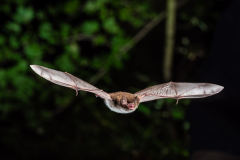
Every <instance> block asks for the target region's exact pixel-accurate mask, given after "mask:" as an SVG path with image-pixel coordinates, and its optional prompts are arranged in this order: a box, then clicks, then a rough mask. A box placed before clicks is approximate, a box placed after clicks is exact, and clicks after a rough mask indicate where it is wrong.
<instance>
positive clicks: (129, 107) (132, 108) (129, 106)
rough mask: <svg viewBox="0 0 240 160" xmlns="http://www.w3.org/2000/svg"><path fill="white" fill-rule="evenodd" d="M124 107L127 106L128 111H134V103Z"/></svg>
mask: <svg viewBox="0 0 240 160" xmlns="http://www.w3.org/2000/svg"><path fill="white" fill-rule="evenodd" d="M126 106H127V107H128V109H130V110H134V109H135V107H134V103H128V104H127V105H126Z"/></svg>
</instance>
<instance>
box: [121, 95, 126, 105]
mask: <svg viewBox="0 0 240 160" xmlns="http://www.w3.org/2000/svg"><path fill="white" fill-rule="evenodd" d="M121 104H122V105H126V104H127V98H126V96H124V95H123V96H122V99H121Z"/></svg>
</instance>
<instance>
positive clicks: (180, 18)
mask: <svg viewBox="0 0 240 160" xmlns="http://www.w3.org/2000/svg"><path fill="white" fill-rule="evenodd" d="M165 3H166V2H165V1H156V0H152V1H137V0H132V1H127V0H124V1H110V0H88V1H83V0H63V1H61V2H60V1H55V0H48V1H46V0H43V1H33V0H2V1H1V2H0V13H1V18H0V19H1V24H0V115H1V116H0V124H1V129H0V135H1V138H0V144H1V148H2V153H1V155H0V158H1V159H43V158H52V159H53V158H57V159H77V158H78V159H97V158H102V157H104V158H105V159H108V158H109V159H110V158H111V159H113V158H115V159H148V160H149V159H188V157H189V151H188V144H189V136H188V134H187V130H188V129H189V127H190V126H189V123H188V122H187V121H186V120H185V116H184V113H185V107H186V106H188V104H189V102H190V101H188V100H180V101H179V104H178V105H175V103H176V101H175V100H171V99H166V100H157V101H153V102H148V103H143V104H141V105H140V106H139V109H138V110H137V111H136V112H134V113H133V114H127V115H122V114H117V113H114V112H111V111H110V110H109V109H108V108H107V107H105V106H104V103H103V101H102V100H101V99H100V98H95V96H94V95H92V94H91V93H86V92H80V94H79V96H78V97H76V96H75V91H74V90H70V89H67V88H64V87H60V86H57V85H54V84H52V83H50V82H48V81H46V80H44V79H42V78H41V77H40V76H38V75H36V74H35V73H34V72H33V71H32V70H31V68H30V67H29V65H30V64H38V65H42V66H45V67H49V68H53V69H56V70H61V71H67V72H69V73H71V74H73V75H75V76H77V77H79V78H81V79H83V80H86V81H90V82H92V83H93V84H95V85H96V86H97V87H98V88H101V89H103V90H105V91H106V92H114V91H118V90H123V91H128V92H133V93H134V92H136V91H138V90H140V89H143V88H145V87H148V86H151V85H154V84H158V83H163V81H162V71H161V70H162V69H161V67H162V65H161V64H162V56H163V54H162V53H163V44H164V21H162V22H161V23H159V24H158V25H157V27H155V28H154V29H153V30H152V31H151V32H150V33H149V34H147V35H146V36H145V37H143V39H142V40H141V41H140V42H139V43H138V44H134V43H131V42H132V37H134V36H135V35H136V34H137V33H138V32H139V31H140V30H141V29H142V28H143V27H144V26H145V25H146V24H148V23H149V22H150V21H151V20H152V19H154V18H155V17H156V16H157V15H158V14H159V13H160V12H162V11H164V10H165ZM228 3H229V2H228V1H224V0H220V1H219V0H218V1H217V0H213V1H204V2H203V1H201V0H194V1H190V2H188V3H186V4H185V5H184V6H182V7H181V8H180V9H179V10H178V11H177V12H178V13H177V27H176V36H175V43H176V44H175V49H174V52H175V56H174V57H175V59H174V64H173V73H174V76H173V81H194V80H195V79H196V77H197V75H198V72H197V71H198V66H199V64H200V62H201V61H203V60H204V58H205V57H206V55H207V53H208V51H209V46H210V41H211V36H212V33H213V30H214V26H215V24H216V22H217V19H218V17H219V15H220V13H221V12H222V11H223V9H224V8H225V7H226V5H227V4H228ZM126 44H131V45H133V46H132V50H130V51H128V52H126V51H125V50H123V49H122V47H123V46H124V45H126Z"/></svg>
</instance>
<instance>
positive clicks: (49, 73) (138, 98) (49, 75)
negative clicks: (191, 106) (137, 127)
mask: <svg viewBox="0 0 240 160" xmlns="http://www.w3.org/2000/svg"><path fill="white" fill-rule="evenodd" d="M30 67H31V68H32V69H33V70H34V71H35V72H36V73H37V74H38V75H40V76H41V77H43V78H45V79H46V80H48V81H50V82H53V83H55V84H58V85H60V86H64V87H68V88H72V89H74V90H75V91H76V96H77V95H78V91H79V90H81V91H87V92H92V93H94V94H95V95H96V96H97V97H101V98H103V99H104V102H105V104H106V105H107V106H108V108H109V109H110V110H112V111H114V112H117V113H131V112H133V111H135V110H136V109H137V108H138V105H139V103H141V102H147V101H151V100H156V99H161V98H173V99H176V100H177V103H178V100H179V99H186V98H203V97H207V96H211V95H214V94H217V93H219V92H220V91H221V90H222V89H223V87H222V86H219V85H216V84H210V83H178V82H169V83H164V84H159V85H155V86H151V87H148V88H146V89H143V90H141V91H138V92H136V93H134V94H132V93H128V92H115V93H106V92H104V91H103V90H101V89H98V88H96V87H94V86H93V85H91V84H89V83H87V82H85V81H83V80H81V79H79V78H77V77H75V76H73V75H71V74H69V73H67V72H60V71H56V70H53V69H49V68H46V67H42V66H38V65H30Z"/></svg>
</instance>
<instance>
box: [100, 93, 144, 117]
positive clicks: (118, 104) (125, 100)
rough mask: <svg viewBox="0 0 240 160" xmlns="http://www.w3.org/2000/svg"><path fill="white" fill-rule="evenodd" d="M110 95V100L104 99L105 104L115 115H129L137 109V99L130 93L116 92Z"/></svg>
mask: <svg viewBox="0 0 240 160" xmlns="http://www.w3.org/2000/svg"><path fill="white" fill-rule="evenodd" d="M110 95H111V98H112V100H109V99H105V104H106V105H107V106H108V108H110V109H111V110H112V111H114V112H117V113H131V112H133V111H135V110H136V109H137V107H138V105H139V102H140V100H139V98H138V97H137V96H134V95H133V94H131V93H126V92H117V93H113V94H110Z"/></svg>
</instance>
